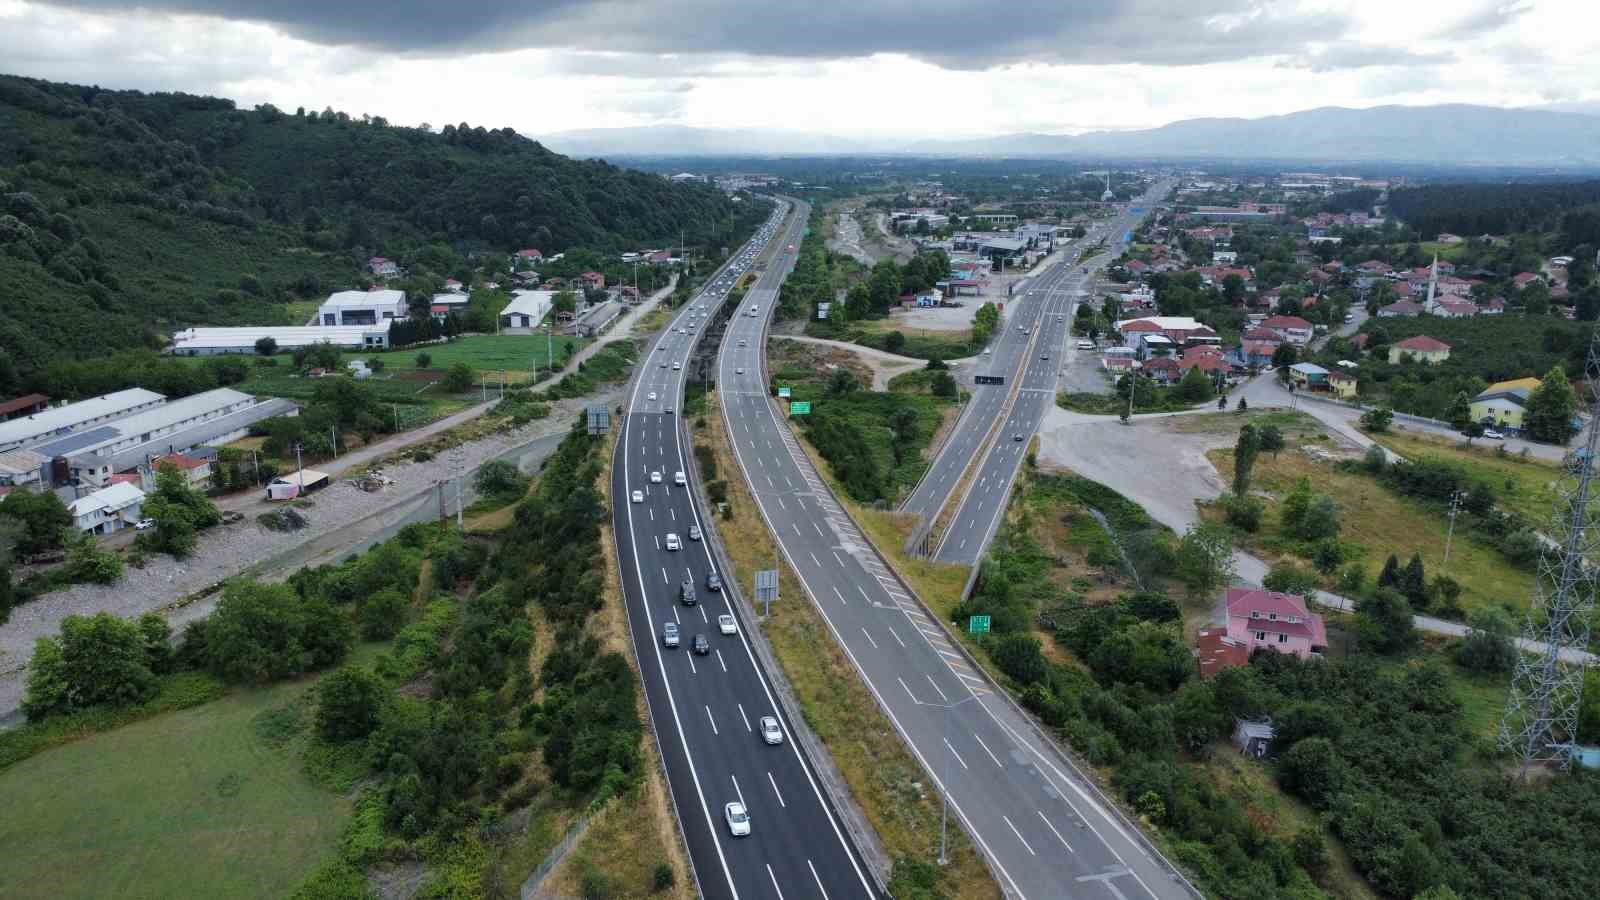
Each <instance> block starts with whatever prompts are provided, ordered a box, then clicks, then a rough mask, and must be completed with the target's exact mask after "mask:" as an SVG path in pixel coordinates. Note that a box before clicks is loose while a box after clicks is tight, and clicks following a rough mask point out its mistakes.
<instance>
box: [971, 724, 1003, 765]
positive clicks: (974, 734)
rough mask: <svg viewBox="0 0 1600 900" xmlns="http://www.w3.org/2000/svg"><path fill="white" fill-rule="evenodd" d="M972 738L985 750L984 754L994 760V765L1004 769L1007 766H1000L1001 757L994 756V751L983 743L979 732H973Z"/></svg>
mask: <svg viewBox="0 0 1600 900" xmlns="http://www.w3.org/2000/svg"><path fill="white" fill-rule="evenodd" d="M972 736H973V737H974V738H976V739H977V741H978V746H979V747H982V748H983V752H985V753H987V754H989V758H990V759H992V760H994V764H995V765H997V766H1000V768H1002V769H1004V768H1005V766H1003V765H1000V757H998V756H995V755H994V751H993V750H990V749H989V745H988V744H985V743H984V742H983V738H982V737H980V736H979V735H978V733H977V732H973V734H972Z"/></svg>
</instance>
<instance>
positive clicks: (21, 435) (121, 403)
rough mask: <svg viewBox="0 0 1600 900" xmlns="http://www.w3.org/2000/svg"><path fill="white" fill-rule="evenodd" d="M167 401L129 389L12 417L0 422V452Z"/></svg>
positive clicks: (142, 390) (158, 395) (146, 392)
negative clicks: (17, 417)
mask: <svg viewBox="0 0 1600 900" xmlns="http://www.w3.org/2000/svg"><path fill="white" fill-rule="evenodd" d="M166 402H167V398H166V397H163V396H161V395H160V394H158V393H156V392H155V391H147V390H145V389H144V388H129V389H128V390H125V391H116V392H115V393H111V394H103V395H101V396H99V397H91V398H89V399H88V400H80V401H78V402H77V403H68V404H67V405H65V406H57V407H55V408H53V409H47V410H45V411H44V412H39V413H34V414H33V415H31V416H23V417H22V418H19V419H12V420H11V421H9V422H0V452H4V451H6V450H14V449H16V448H17V447H21V446H23V445H24V444H32V443H36V442H38V441H43V440H47V439H49V438H52V437H56V436H59V435H63V434H69V433H71V432H73V431H76V430H78V429H81V428H87V427H90V426H92V425H98V424H100V423H102V422H108V421H110V420H112V419H116V418H119V417H122V416H128V415H132V414H134V413H136V412H139V411H141V410H146V409H150V408H152V407H156V406H160V405H161V404H163V403H166Z"/></svg>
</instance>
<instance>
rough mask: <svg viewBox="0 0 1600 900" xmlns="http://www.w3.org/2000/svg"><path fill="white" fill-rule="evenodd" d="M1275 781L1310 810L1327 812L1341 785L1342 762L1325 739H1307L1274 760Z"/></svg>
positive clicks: (1342, 781) (1342, 780)
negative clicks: (1275, 769)
mask: <svg viewBox="0 0 1600 900" xmlns="http://www.w3.org/2000/svg"><path fill="white" fill-rule="evenodd" d="M1278 781H1279V783H1281V784H1282V785H1283V788H1284V790H1286V791H1288V792H1289V793H1291V794H1294V795H1295V796H1297V797H1299V798H1300V799H1302V800H1304V801H1306V803H1308V804H1310V805H1311V807H1312V808H1313V809H1327V808H1328V807H1329V806H1331V805H1332V803H1333V798H1334V796H1335V795H1337V794H1338V793H1339V791H1340V789H1341V788H1342V787H1343V785H1344V760H1343V759H1342V758H1340V756H1339V755H1338V753H1336V752H1335V751H1334V749H1333V743H1332V742H1331V741H1329V740H1328V739H1327V738H1321V737H1309V738H1306V739H1304V740H1301V741H1297V742H1296V743H1295V744H1294V745H1293V746H1291V747H1290V748H1289V751H1288V752H1287V753H1285V754H1283V757H1282V758H1281V759H1280V760H1279V761H1278Z"/></svg>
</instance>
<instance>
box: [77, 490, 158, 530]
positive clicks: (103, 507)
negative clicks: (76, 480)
mask: <svg viewBox="0 0 1600 900" xmlns="http://www.w3.org/2000/svg"><path fill="white" fill-rule="evenodd" d="M143 503H144V491H141V490H139V488H138V487H137V486H136V485H134V484H132V483H130V482H126V481H123V482H118V483H117V484H113V485H111V486H110V487H107V488H102V489H100V490H98V491H95V492H94V493H92V494H89V495H87V496H84V497H79V498H78V499H76V500H74V501H72V502H71V503H69V504H67V512H69V513H71V514H72V520H73V522H74V523H75V524H76V525H77V526H78V528H79V529H80V530H82V531H88V532H93V533H94V534H108V533H110V532H113V531H121V530H122V529H124V528H126V527H128V526H129V525H134V524H136V523H138V521H139V508H140V506H141V505H142V504H143Z"/></svg>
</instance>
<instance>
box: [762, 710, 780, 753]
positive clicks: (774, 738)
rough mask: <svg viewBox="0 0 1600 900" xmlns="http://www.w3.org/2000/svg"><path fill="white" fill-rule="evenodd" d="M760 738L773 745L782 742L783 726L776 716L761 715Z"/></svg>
mask: <svg viewBox="0 0 1600 900" xmlns="http://www.w3.org/2000/svg"><path fill="white" fill-rule="evenodd" d="M761 739H762V740H763V741H765V742H767V743H768V744H772V745H774V746H776V745H778V744H781V743H783V727H782V726H780V725H779V724H778V719H777V717H776V716H762V717H761Z"/></svg>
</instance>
